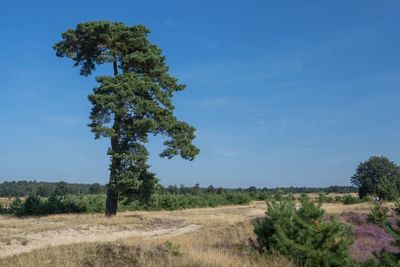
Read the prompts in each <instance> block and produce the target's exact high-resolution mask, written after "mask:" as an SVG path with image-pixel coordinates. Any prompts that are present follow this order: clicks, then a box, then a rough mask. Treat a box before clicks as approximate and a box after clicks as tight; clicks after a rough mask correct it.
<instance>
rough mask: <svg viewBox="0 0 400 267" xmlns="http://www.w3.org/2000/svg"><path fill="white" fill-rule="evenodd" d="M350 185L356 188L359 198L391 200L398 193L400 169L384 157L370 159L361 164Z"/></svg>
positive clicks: (399, 188)
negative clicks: (375, 197)
mask: <svg viewBox="0 0 400 267" xmlns="http://www.w3.org/2000/svg"><path fill="white" fill-rule="evenodd" d="M351 183H352V184H353V185H355V186H357V187H358V192H359V196H360V198H363V197H366V196H368V195H371V196H377V197H379V198H380V199H386V200H393V199H394V198H395V197H397V196H398V192H400V191H399V190H400V168H399V166H397V165H396V164H395V163H394V162H392V161H390V160H389V159H387V158H385V157H377V156H374V157H371V158H369V159H368V160H367V161H365V162H361V163H360V164H359V165H358V167H357V170H356V173H355V174H354V175H353V176H352V177H351Z"/></svg>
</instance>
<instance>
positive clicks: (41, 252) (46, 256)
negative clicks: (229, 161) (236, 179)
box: [0, 201, 390, 267]
mask: <svg viewBox="0 0 400 267" xmlns="http://www.w3.org/2000/svg"><path fill="white" fill-rule="evenodd" d="M388 205H390V204H388ZM370 207H371V203H361V204H355V205H343V204H337V203H335V204H324V205H323V208H324V209H326V211H327V212H328V213H330V214H338V213H341V212H343V211H356V212H363V213H365V212H368V211H369V209H370ZM265 209H266V204H265V202H262V201H255V202H252V203H251V204H250V205H243V206H224V207H217V208H201V209H189V210H182V211H157V212H145V211H138V212H124V213H120V214H118V216H116V217H115V218H112V219H107V218H104V216H103V215H102V214H85V215H56V216H46V217H40V218H24V219H17V218H12V217H7V216H0V229H1V231H0V257H1V255H2V253H3V258H2V259H0V266H24V267H25V266H26V267H33V266H48V267H50V266H144V267H153V266H294V265H293V264H292V263H290V262H288V261H287V260H286V259H285V258H283V257H280V256H279V255H275V256H269V257H265V256H261V255H260V254H258V253H256V252H255V251H254V250H252V249H249V247H250V246H248V244H249V239H251V238H254V234H253V228H252V223H251V222H252V220H253V219H255V218H257V217H261V216H265ZM82 236H83V238H82ZM110 236H115V237H116V238H115V239H110V238H109V237H110ZM49 239H53V240H63V241H67V242H61V243H60V242H54V243H46V240H49ZM110 241H112V242H110ZM166 241H168V242H170V243H167V244H165V242H166ZM43 244H44V245H45V246H43ZM10 250H11V251H12V252H13V253H11V254H14V256H12V257H10V256H8V257H7V255H10V254H7V253H5V252H10ZM22 252H25V253H22Z"/></svg>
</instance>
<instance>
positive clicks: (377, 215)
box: [367, 202, 389, 226]
mask: <svg viewBox="0 0 400 267" xmlns="http://www.w3.org/2000/svg"><path fill="white" fill-rule="evenodd" d="M388 212H389V208H388V207H384V206H382V203H381V202H376V203H374V206H373V207H372V208H371V211H370V213H368V215H367V220H368V222H370V223H374V224H378V225H382V226H383V225H384V224H385V222H386V221H387V218H388Z"/></svg>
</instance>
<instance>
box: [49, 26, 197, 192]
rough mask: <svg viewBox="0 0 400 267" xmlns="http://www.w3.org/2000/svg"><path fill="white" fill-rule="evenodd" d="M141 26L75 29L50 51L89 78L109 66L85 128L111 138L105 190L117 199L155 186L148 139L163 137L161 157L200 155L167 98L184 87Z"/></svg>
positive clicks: (95, 93)
mask: <svg viewBox="0 0 400 267" xmlns="http://www.w3.org/2000/svg"><path fill="white" fill-rule="evenodd" d="M149 33H150V31H149V30H148V29H147V28H146V27H145V26H143V25H135V26H132V27H129V26H127V25H125V24H123V23H113V22H109V21H95V22H87V23H81V24H78V25H77V27H76V28H75V29H69V30H67V31H66V32H64V33H63V34H62V40H61V41H60V42H58V43H57V44H55V46H54V49H55V50H56V54H57V56H59V57H69V58H71V59H72V60H73V61H74V65H75V66H77V67H80V74H81V75H83V76H88V75H90V74H91V73H92V72H93V71H94V70H95V69H96V66H97V65H100V64H104V63H112V65H113V70H114V76H99V77H97V78H96V80H97V82H98V84H99V85H98V86H97V87H96V88H94V90H93V93H92V94H91V95H89V100H90V102H91V103H92V104H93V107H92V111H91V114H90V119H91V121H92V123H91V124H90V125H89V126H90V127H91V130H92V132H93V133H94V134H95V138H96V139H97V138H101V137H105V138H110V139H111V147H110V149H109V151H108V154H109V155H110V156H111V166H110V170H111V174H110V182H109V188H111V189H112V190H114V193H115V195H116V196H117V198H121V197H128V198H132V196H133V195H135V194H136V196H139V195H140V194H138V192H140V191H143V190H144V188H148V190H150V188H152V184H155V183H156V182H155V181H156V180H155V178H154V174H152V173H149V172H148V168H149V166H148V165H147V164H146V162H147V158H148V151H147V149H146V147H145V144H146V143H147V142H148V135H149V134H151V135H163V136H165V137H167V140H166V141H165V142H164V145H165V149H164V151H162V152H161V154H160V156H161V157H166V158H172V157H174V156H176V155H180V156H181V157H182V158H184V159H188V160H193V159H194V158H195V156H196V155H197V154H198V153H199V149H198V148H197V147H196V146H195V145H193V144H192V141H193V139H194V138H195V129H194V128H193V127H191V126H190V125H188V124H187V123H185V122H183V121H179V120H178V119H177V118H176V117H175V116H174V114H173V110H174V105H173V104H172V97H173V95H174V93H175V92H177V91H181V90H184V89H185V85H183V84H179V83H178V80H177V79H176V78H174V77H172V76H170V75H169V74H168V66H167V65H166V63H165V57H164V56H163V55H162V54H161V49H159V48H158V47H157V46H156V45H154V44H152V43H150V41H149V40H148V38H147V36H148V34H149Z"/></svg>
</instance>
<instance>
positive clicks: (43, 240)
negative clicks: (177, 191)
mask: <svg viewBox="0 0 400 267" xmlns="http://www.w3.org/2000/svg"><path fill="white" fill-rule="evenodd" d="M200 227H201V226H200V225H197V224H189V225H185V226H169V227H165V228H158V229H152V230H134V229H133V230H118V229H117V228H116V227H113V226H104V225H99V226H92V227H86V228H82V227H80V228H78V229H74V228H70V229H62V230H53V231H42V232H38V233H32V234H25V235H23V237H20V238H18V239H11V240H10V241H9V243H8V244H5V245H1V246H0V258H4V257H8V256H13V255H18V254H21V253H25V252H29V251H32V250H35V249H40V248H45V247H49V246H61V245H69V244H76V243H84V242H89V243H91V242H111V241H116V240H119V239H123V238H129V237H142V238H146V239H150V238H157V237H160V236H166V235H168V236H175V235H182V234H186V233H189V232H193V231H196V230H197V229H199V228H200Z"/></svg>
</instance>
